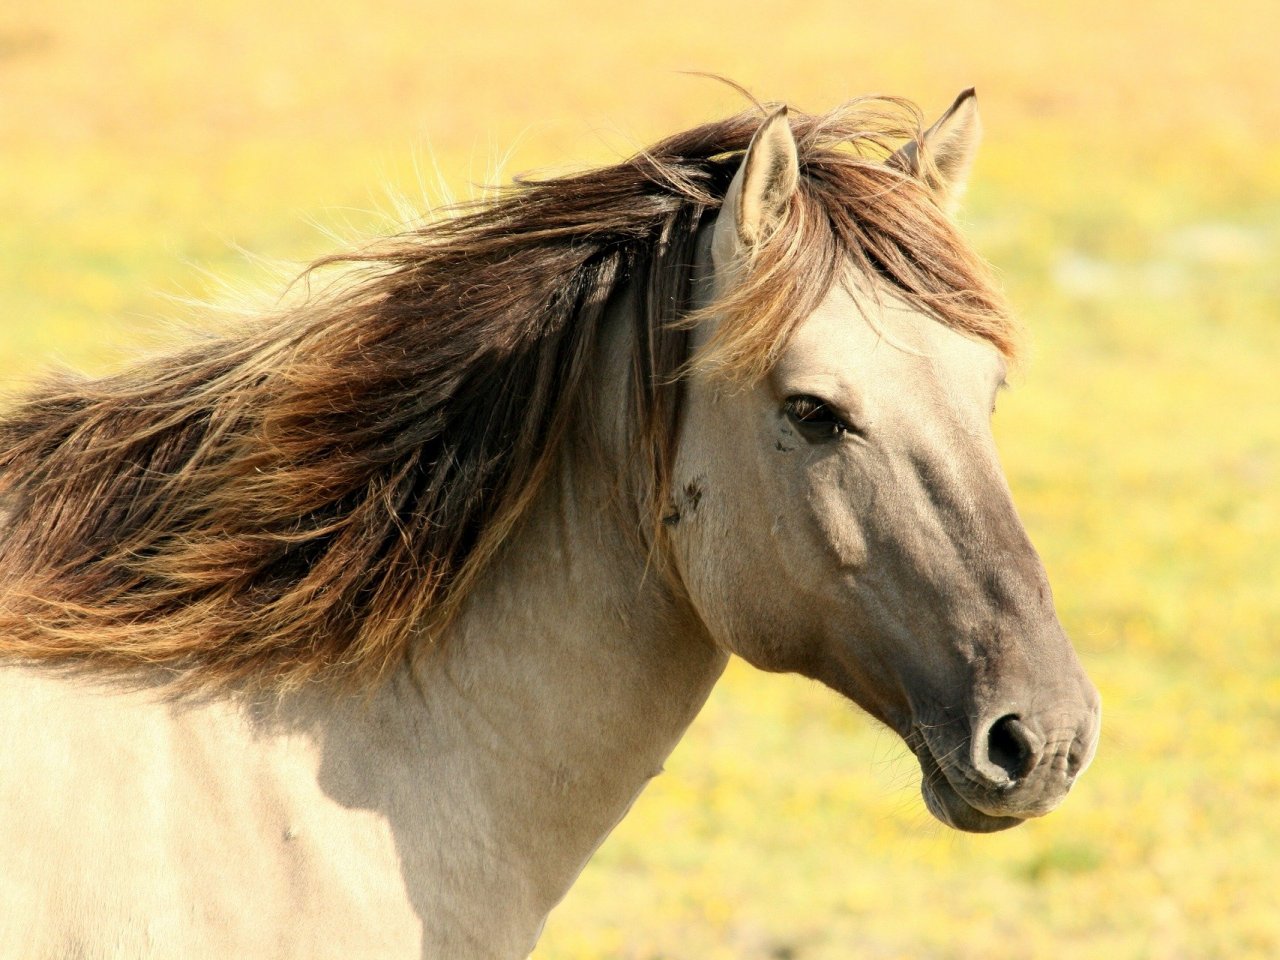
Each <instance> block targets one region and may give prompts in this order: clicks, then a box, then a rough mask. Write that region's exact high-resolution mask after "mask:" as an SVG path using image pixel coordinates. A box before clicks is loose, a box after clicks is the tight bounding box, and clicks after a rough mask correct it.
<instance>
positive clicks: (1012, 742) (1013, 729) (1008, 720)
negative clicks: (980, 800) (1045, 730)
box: [972, 713, 1044, 787]
mask: <svg viewBox="0 0 1280 960" xmlns="http://www.w3.org/2000/svg"><path fill="white" fill-rule="evenodd" d="M1043 753H1044V737H1043V736H1041V735H1040V733H1039V732H1038V731H1036V730H1034V729H1032V728H1031V727H1029V726H1028V725H1027V724H1025V723H1023V721H1022V718H1021V717H1019V716H1018V715H1017V714H1014V713H1006V714H1005V715H1004V716H1001V717H997V718H996V719H995V720H993V721H991V722H989V723H987V724H985V725H979V727H978V728H977V729H976V730H975V731H974V737H973V756H972V762H973V767H974V769H975V770H976V771H977V772H978V773H979V774H981V776H982V777H983V778H984V779H985V780H986V781H987V782H988V784H989V785H990V786H993V787H1008V786H1012V785H1014V784H1016V783H1018V781H1020V780H1023V779H1025V778H1026V777H1027V775H1028V774H1030V773H1031V771H1032V770H1034V769H1035V768H1036V766H1037V765H1038V764H1039V763H1040V757H1041V755H1042V754H1043Z"/></svg>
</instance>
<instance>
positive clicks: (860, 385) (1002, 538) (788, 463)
mask: <svg viewBox="0 0 1280 960" xmlns="http://www.w3.org/2000/svg"><path fill="white" fill-rule="evenodd" d="M868 316H870V317H872V318H874V319H873V321H870V322H869V321H868V319H866V317H868ZM700 335H707V334H706V333H705V332H700ZM1003 379H1004V363H1003V361H1002V359H1001V357H1000V356H999V355H998V353H997V351H996V350H995V349H994V348H993V347H992V346H990V345H989V344H986V343H984V342H979V341H975V340H971V339H968V338H966V337H964V336H962V335H960V334H958V333H956V332H955V331H953V330H950V329H948V328H946V327H944V326H942V325H941V324H939V323H937V322H936V321H934V320H932V319H931V318H928V317H926V316H923V315H920V314H918V313H914V312H911V311H909V310H907V309H905V308H902V307H898V306H895V305H894V301H893V299H892V294H891V292H889V291H887V290H883V291H880V296H879V297H878V298H872V297H869V296H865V295H861V294H856V293H854V292H852V291H851V290H849V289H844V288H838V289H836V290H834V291H833V292H832V293H831V294H830V295H829V296H828V298H827V299H826V301H825V302H824V303H823V305H822V306H821V308H820V309H819V310H818V311H817V312H816V313H814V314H813V315H812V316H811V317H809V318H808V319H807V320H806V321H805V322H804V323H802V324H801V326H800V327H799V328H798V329H797V330H796V332H795V333H794V335H793V336H792V337H791V339H790V340H789V341H788V344H787V346H786V348H785V350H784V352H783V354H782V356H781V358H780V360H779V362H778V363H777V365H776V366H775V368H774V369H773V372H772V374H771V375H770V376H769V377H768V378H767V379H766V380H765V381H763V382H761V383H760V384H758V385H756V386H755V387H753V388H750V389H745V390H726V389H722V388H721V387H719V386H717V385H716V384H713V383H709V382H705V381H699V380H694V381H693V382H691V384H690V386H689V394H688V400H687V402H688V406H687V414H686V417H685V421H684V429H683V432H682V436H681V443H680V449H679V454H678V458H677V463H676V472H675V477H674V480H675V487H676V488H677V489H683V488H684V486H685V485H686V484H687V483H689V482H693V483H696V485H697V486H698V488H699V489H700V490H701V491H702V496H701V497H700V499H699V503H698V507H697V509H696V511H689V512H687V514H686V516H685V518H684V520H682V522H681V523H680V524H679V525H678V526H677V527H676V528H674V529H673V531H672V535H673V542H674V544H675V549H676V556H677V563H678V565H679V567H680V573H681V576H682V577H683V579H684V582H685V585H686V587H687V589H688V591H689V595H690V597H691V598H692V601H693V603H694V604H695V606H696V607H697V609H698V611H699V613H700V615H701V617H702V619H703V621H704V622H705V623H706V625H707V627H708V630H709V632H710V633H711V635H712V637H713V638H714V639H715V640H716V642H718V643H720V644H721V645H723V646H724V647H726V648H727V649H729V650H731V651H733V652H735V653H737V654H739V655H741V656H742V657H744V658H745V659H747V660H748V661H750V662H751V663H753V664H755V665H757V666H759V667H761V668H763V669H766V670H774V671H794V672H799V673H802V674H805V675H807V676H810V677H813V678H815V679H818V680H820V681H822V682H824V683H826V684H828V685H829V686H831V687H833V688H834V689H836V690H837V691H839V692H840V693H842V694H844V695H846V696H848V697H849V698H851V699H852V700H854V701H855V702H857V703H858V704H860V705H861V706H862V707H863V708H865V709H866V710H867V711H868V712H870V713H871V714H873V715H874V716H876V717H877V718H879V719H880V720H881V721H883V722H884V723H886V724H887V725H889V726H890V727H892V728H893V729H894V730H896V731H898V733H899V734H901V735H902V736H903V738H904V739H905V740H906V742H907V743H908V745H909V746H910V747H911V748H912V750H913V751H914V752H915V753H916V755H917V757H918V759H919V761H920V765H921V770H922V773H923V782H922V790H923V793H924V796H925V800H926V803H927V805H928V807H929V809H930V810H931V811H932V812H933V813H934V814H935V815H936V816H937V817H938V818H939V819H940V820H942V821H944V822H945V823H948V824H950V825H952V826H954V827H957V828H959V829H964V830H971V831H990V830H999V829H1003V828H1006V827H1009V826H1013V825H1015V824H1017V823H1020V822H1021V821H1022V820H1024V819H1026V818H1028V817H1032V816H1038V815H1041V814H1043V813H1046V812H1048V811H1049V810H1051V809H1052V808H1053V807H1055V806H1056V805H1057V804H1058V803H1059V802H1060V801H1061V799H1062V798H1063V797H1064V796H1065V795H1066V792H1067V790H1068V789H1069V788H1070V786H1071V784H1072V782H1073V781H1074V780H1075V778H1076V777H1077V776H1078V775H1079V773H1080V772H1081V771H1082V770H1083V769H1084V767H1085V766H1086V765H1087V764H1088V762H1089V760H1090V759H1091V757H1092V754H1093V750H1094V745H1095V743H1096V739H1097V733H1098V726H1099V715H1100V711H1099V701H1098V695H1097V693H1096V691H1095V690H1094V689H1093V687H1092V685H1091V684H1090V683H1089V681H1088V679H1087V678H1086V677H1085V675H1084V673H1083V671H1082V669H1081V667H1080V665H1079V663H1078V661H1077V659H1076V657H1075V654H1074V652H1073V651H1072V649H1071V646H1070V644H1069V642H1068V641H1067V638H1066V636H1065V635H1064V633H1063V631H1062V628H1061V627H1060V626H1059V624H1058V620H1057V617H1056V615H1055V613H1054V610H1053V604H1052V599H1051V595H1050V590H1049V585H1048V582H1047V579H1046V577H1045V573H1044V569H1043V567H1042V565H1041V563H1040V560H1039V558H1038V557H1037V555H1036V553H1035V550H1034V549H1033V548H1032V546H1031V543H1030V541H1029V540H1028V538H1027V536H1026V533H1025V532H1024V530H1023V528H1022V525H1021V523H1020V521H1019V520H1018V517H1017V515H1016V513H1015V511H1014V508H1013V504H1012V500H1011V498H1010V494H1009V490H1008V487H1007V485H1006V483H1005V480H1004V477H1003V475H1002V473H1001V470H1000V466H999V463H998V460H997V457H996V451H995V444H994V440H993V438H992V434H991V426H990V419H991V412H992V408H993V404H994V398H995V395H996V392H997V390H998V388H999V387H1000V385H1001V384H1002V383H1003Z"/></svg>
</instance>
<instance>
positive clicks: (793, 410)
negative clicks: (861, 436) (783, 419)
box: [783, 394, 850, 440]
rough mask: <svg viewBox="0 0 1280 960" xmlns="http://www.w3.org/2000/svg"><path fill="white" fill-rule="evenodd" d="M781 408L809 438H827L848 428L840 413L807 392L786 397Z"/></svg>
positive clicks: (838, 434) (836, 435)
mask: <svg viewBox="0 0 1280 960" xmlns="http://www.w3.org/2000/svg"><path fill="white" fill-rule="evenodd" d="M783 410H784V411H785V412H786V414H787V419H788V420H790V421H791V422H792V423H793V424H795V426H796V428H797V429H799V431H800V432H801V433H802V434H803V435H804V436H805V437H807V438H808V439H810V440H829V439H832V438H833V437H838V436H840V435H841V434H844V433H848V432H849V430H850V428H849V425H848V424H847V423H845V422H844V420H842V419H841V418H840V415H839V414H838V413H836V412H835V410H833V409H832V408H831V406H830V405H829V404H827V403H825V402H824V401H822V400H820V399H819V398H818V397H811V396H809V395H807V394H801V395H799V396H795V397H787V400H786V403H784V404H783Z"/></svg>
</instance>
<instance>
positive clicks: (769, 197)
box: [712, 107, 800, 263]
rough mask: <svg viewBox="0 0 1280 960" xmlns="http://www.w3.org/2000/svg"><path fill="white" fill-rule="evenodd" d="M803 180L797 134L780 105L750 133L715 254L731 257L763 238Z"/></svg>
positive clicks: (725, 259) (727, 196)
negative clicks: (792, 129)
mask: <svg viewBox="0 0 1280 960" xmlns="http://www.w3.org/2000/svg"><path fill="white" fill-rule="evenodd" d="M799 183H800V159H799V156H798V153H797V151H796V139H795V136H794V135H793V134H792V133H791V124H790V123H788V122H787V108H786V107H779V108H778V109H777V110H775V111H774V112H773V113H771V114H769V116H768V117H766V118H765V121H764V123H762V124H761V125H760V129H759V130H757V131H756V133H755V136H753V137H752V138H751V144H750V146H748V147H747V153H746V156H745V157H743V159H742V166H740V167H738V172H737V173H736V174H735V175H734V177H733V182H732V183H730V184H729V191H728V192H727V193H726V194H725V197H724V203H723V204H722V206H721V207H720V217H719V219H718V220H717V221H716V229H715V236H714V239H713V241H712V243H713V247H714V251H715V254H716V258H717V259H718V260H720V262H722V263H729V262H731V261H732V260H733V259H735V258H736V257H738V256H740V255H742V254H743V253H746V254H748V255H749V254H750V251H752V250H753V249H755V248H756V247H757V246H759V245H760V244H761V243H762V242H764V240H765V239H766V238H768V236H769V234H771V233H772V232H773V231H774V230H775V229H777V227H778V224H780V223H781V222H782V219H783V217H785V216H786V213H787V208H788V207H789V206H790V204H791V197H792V195H793V194H794V193H795V192H796V187H797V186H798V185H799Z"/></svg>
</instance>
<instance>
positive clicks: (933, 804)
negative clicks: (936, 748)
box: [916, 744, 1023, 833]
mask: <svg viewBox="0 0 1280 960" xmlns="http://www.w3.org/2000/svg"><path fill="white" fill-rule="evenodd" d="M916 755H917V758H918V759H919V760H920V774H921V776H920V794H921V796H923V797H924V805H925V806H926V807H928V808H929V812H930V813H932V814H933V815H934V816H935V817H937V818H938V819H939V820H941V821H942V822H943V823H945V824H946V825H947V826H948V827H951V828H953V829H955V830H963V831H965V832H966V833H996V832H998V831H1000V830H1008V829H1009V828H1010V827H1016V826H1017V825H1018V824H1020V823H1022V822H1023V821H1022V818H1021V817H1000V816H993V815H991V814H989V813H983V812H982V811H981V810H979V809H978V808H977V807H974V806H972V805H971V804H970V803H969V802H968V801H967V800H965V799H964V797H962V796H960V794H959V793H958V792H957V791H956V788H955V787H953V786H952V785H951V783H950V781H948V780H947V778H946V775H945V774H943V772H942V770H941V768H939V766H938V761H937V760H935V759H934V757H933V754H932V753H930V752H929V748H928V747H927V746H924V745H923V744H922V745H921V748H920V749H919V750H918V751H917V754H916Z"/></svg>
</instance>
